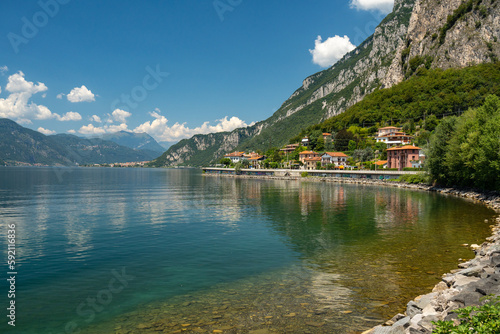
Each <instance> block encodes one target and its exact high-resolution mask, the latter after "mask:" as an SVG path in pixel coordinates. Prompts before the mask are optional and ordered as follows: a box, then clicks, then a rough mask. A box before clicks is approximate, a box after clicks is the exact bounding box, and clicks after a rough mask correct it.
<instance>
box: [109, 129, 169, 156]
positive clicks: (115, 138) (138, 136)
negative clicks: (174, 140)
mask: <svg viewBox="0 0 500 334" xmlns="http://www.w3.org/2000/svg"><path fill="white" fill-rule="evenodd" d="M102 139H104V140H110V141H112V142H115V143H117V144H118V145H121V146H125V147H129V148H133V149H136V150H144V151H151V152H154V153H156V156H160V155H161V154H162V153H163V152H165V148H164V147H163V146H161V145H160V144H158V143H157V142H156V140H154V138H153V137H151V136H150V135H148V134H147V133H144V132H143V133H134V132H127V131H119V132H115V133H110V134H105V135H104V136H102Z"/></svg>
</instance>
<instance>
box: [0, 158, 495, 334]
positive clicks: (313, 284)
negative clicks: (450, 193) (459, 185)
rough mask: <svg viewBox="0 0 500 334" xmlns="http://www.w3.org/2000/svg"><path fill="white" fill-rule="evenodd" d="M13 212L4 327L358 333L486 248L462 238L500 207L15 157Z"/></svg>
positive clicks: (9, 179) (6, 220)
mask: <svg viewBox="0 0 500 334" xmlns="http://www.w3.org/2000/svg"><path fill="white" fill-rule="evenodd" d="M0 215H1V221H0V227H1V228H0V249H1V254H2V262H3V263H4V266H2V269H1V270H2V273H1V275H0V277H3V279H2V281H1V285H0V289H1V290H0V295H1V296H2V297H1V299H0V300H1V301H2V304H1V305H2V307H1V309H2V310H4V311H3V313H4V314H2V318H3V319H4V320H3V321H2V324H1V325H0V332H2V333H37V334H45V333H121V334H123V333H159V332H164V333H178V332H179V333H180V332H183V333H212V332H213V330H216V329H219V330H222V331H223V332H224V333H248V332H250V333H251V331H255V330H261V331H260V333H267V332H269V333H357V332H359V331H362V330H365V329H367V328H368V327H371V326H374V325H376V324H378V323H380V322H383V321H385V320H387V319H388V318H390V317H392V315H394V314H396V313H397V312H402V311H404V307H405V305H406V302H408V301H409V300H410V299H413V298H414V297H416V296H417V295H418V294H423V293H428V292H429V291H430V289H432V287H433V286H434V285H435V284H436V283H437V282H438V281H439V279H440V276H441V275H442V274H443V273H445V272H448V271H449V270H450V269H454V268H456V265H457V263H458V259H459V258H464V259H465V258H471V257H473V252H471V251H470V250H469V249H468V248H466V247H463V246H461V244H465V243H467V244H472V243H482V242H483V240H484V239H485V237H487V236H488V235H489V234H490V230H489V224H488V223H485V219H490V220H491V219H492V217H493V216H494V212H493V211H492V210H489V209H487V208H485V207H484V206H482V205H478V204H474V203H472V202H470V201H467V200H463V199H458V198H454V197H446V196H443V195H439V194H434V193H427V192H419V191H408V190H401V189H397V188H389V187H388V188H380V187H373V186H358V185H341V184H332V183H328V184H325V183H314V182H298V181H271V180H245V179H233V178H223V177H222V178H221V177H216V176H203V175H202V174H201V171H199V170H181V169H178V170H165V169H117V168H13V167H6V168H0ZM9 224H15V225H16V227H15V230H16V233H15V234H16V268H15V269H16V272H17V275H16V281H15V283H16V284H15V285H16V293H15V294H16V297H15V302H16V304H15V306H16V323H15V324H16V327H15V328H13V327H11V326H9V325H8V324H7V321H8V320H9V319H8V318H7V317H6V315H7V312H8V311H7V310H6V308H7V307H8V306H9V301H10V300H11V299H9V298H8V297H7V293H8V291H9V286H8V285H7V282H6V279H5V278H6V277H7V272H9V269H8V267H7V264H6V262H7V247H8V241H7V231H8V229H9V228H8V225H9ZM266 330H267V331H266ZM255 333H259V331H257V332H255Z"/></svg>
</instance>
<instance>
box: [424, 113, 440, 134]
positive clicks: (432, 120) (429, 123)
mask: <svg viewBox="0 0 500 334" xmlns="http://www.w3.org/2000/svg"><path fill="white" fill-rule="evenodd" d="M437 125H438V119H437V117H436V115H430V116H427V117H426V118H425V121H424V129H426V130H427V131H434V129H435V128H436V126H437Z"/></svg>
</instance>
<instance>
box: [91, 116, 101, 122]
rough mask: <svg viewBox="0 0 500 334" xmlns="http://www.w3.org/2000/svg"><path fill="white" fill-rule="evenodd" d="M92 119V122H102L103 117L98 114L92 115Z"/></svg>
mask: <svg viewBox="0 0 500 334" xmlns="http://www.w3.org/2000/svg"><path fill="white" fill-rule="evenodd" d="M90 120H91V121H92V122H96V123H101V122H102V121H101V118H100V117H99V116H97V115H92V117H90Z"/></svg>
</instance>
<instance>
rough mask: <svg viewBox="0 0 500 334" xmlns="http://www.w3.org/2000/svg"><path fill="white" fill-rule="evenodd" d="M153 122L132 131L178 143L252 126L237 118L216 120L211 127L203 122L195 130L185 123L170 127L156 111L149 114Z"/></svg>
mask: <svg viewBox="0 0 500 334" xmlns="http://www.w3.org/2000/svg"><path fill="white" fill-rule="evenodd" d="M149 114H150V115H151V116H152V117H153V118H154V120H153V121H151V122H145V123H143V124H141V125H139V126H138V127H136V128H135V129H134V130H133V131H134V132H137V133H141V132H146V133H148V134H149V135H151V136H153V137H154V138H155V139H157V140H159V141H179V140H181V139H184V138H190V137H192V136H193V135H195V134H207V133H214V132H225V131H232V130H234V129H236V128H243V127H247V126H250V125H253V123H252V124H246V123H245V122H244V121H242V120H241V119H239V118H238V117H231V118H229V119H228V117H227V116H226V117H224V118H223V119H219V120H216V122H217V123H216V124H214V125H211V124H210V122H204V123H203V124H202V125H201V126H198V127H196V128H189V127H187V126H186V123H182V124H179V123H175V124H173V125H172V126H169V125H168V120H167V118H166V117H165V116H163V115H160V114H159V112H158V110H156V111H153V112H150V113H149Z"/></svg>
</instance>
